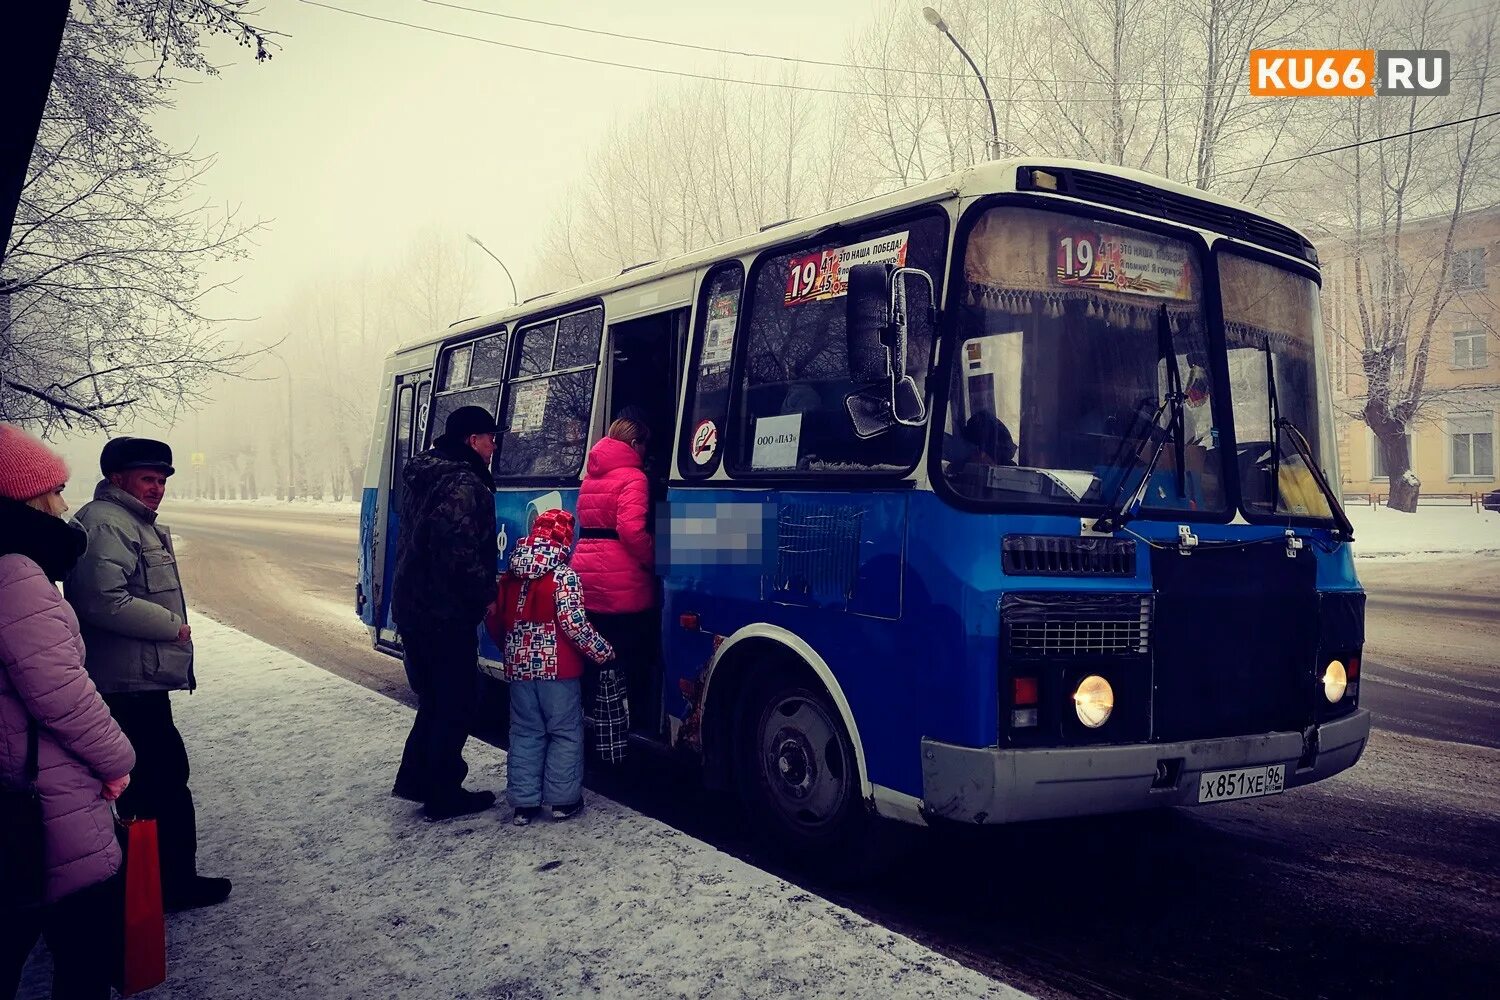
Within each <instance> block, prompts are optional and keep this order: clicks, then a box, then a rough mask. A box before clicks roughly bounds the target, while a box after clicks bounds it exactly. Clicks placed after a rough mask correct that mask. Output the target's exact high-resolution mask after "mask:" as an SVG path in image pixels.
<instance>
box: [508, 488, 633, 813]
mask: <svg viewBox="0 0 1500 1000" xmlns="http://www.w3.org/2000/svg"><path fill="white" fill-rule="evenodd" d="M572 544H573V515H571V514H569V513H568V512H566V511H562V510H548V511H544V512H542V513H541V514H540V515H538V516H537V519H536V523H535V524H534V525H533V526H532V529H531V533H530V534H529V535H528V536H527V537H526V539H525V540H524V541H522V542H521V543H520V544H519V545H517V546H516V551H515V553H514V554H513V555H512V556H511V558H510V572H509V573H507V574H506V575H505V576H503V577H501V580H500V585H499V594H498V596H497V597H496V601H495V609H494V613H493V614H492V615H491V616H490V618H489V620H488V621H489V627H490V634H491V635H492V636H494V638H495V642H496V644H497V645H500V646H501V647H502V648H503V649H504V650H505V678H506V680H507V681H509V682H510V757H509V768H510V780H509V787H508V789H507V797H508V798H509V800H510V804H511V805H512V806H513V807H514V808H515V811H516V813H515V819H514V820H513V822H514V823H515V824H516V825H517V826H525V825H526V824H528V823H530V822H531V821H532V819H534V818H535V817H536V815H537V813H539V812H540V811H541V809H542V806H543V804H546V805H550V806H551V807H552V817H553V819H567V818H568V817H570V816H572V815H574V814H575V813H577V812H578V810H579V809H581V808H583V703H582V696H581V694H580V691H579V677H580V676H581V675H582V674H583V658H584V657H585V656H587V657H588V658H589V659H591V660H593V661H594V662H595V663H606V662H608V661H609V660H610V659H611V658H613V656H614V650H613V649H611V648H610V645H609V643H608V642H606V641H605V640H604V638H603V637H602V636H600V635H599V633H598V632H596V631H595V630H594V628H593V626H591V625H590V624H589V622H588V618H587V617H586V616H585V614H584V608H583V587H582V586H581V585H580V584H579V582H578V575H577V574H576V573H574V572H573V568H572V567H571V566H569V565H568V552H569V550H570V548H571V547H572Z"/></svg>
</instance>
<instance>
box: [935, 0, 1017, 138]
mask: <svg viewBox="0 0 1500 1000" xmlns="http://www.w3.org/2000/svg"><path fill="white" fill-rule="evenodd" d="M922 16H923V17H925V18H926V19H927V23H928V24H930V25H932V26H933V27H934V28H936V29H937V30H939V31H941V32H942V33H943V34H944V35H946V36H947V38H948V41H950V42H952V43H953V47H954V48H955V49H957V50H958V54H959V55H961V56H963V57H964V61H965V62H967V63H968V64H969V68H970V69H972V70H973V71H974V75H975V76H976V77H978V79H979V89H980V90H982V91H984V103H985V104H986V105H988V106H989V109H990V138H989V142H987V143H986V144H985V145H986V146H987V147H988V149H987V150H986V152H988V154H989V158H990V159H992V160H998V159H1000V123H999V122H998V121H997V120H996V119H995V100H994V98H992V97H990V86H989V84H987V83H985V82H984V74H983V73H981V72H979V67H978V66H977V65H976V64H975V62H974V60H973V59H972V58H970V56H969V53H968V52H966V51H964V47H963V46H962V45H960V44H958V39H957V38H954V37H953V32H951V31H949V30H948V22H946V21H944V20H943V15H941V14H939V13H938V12H937V11H936V10H934V9H933V8H931V7H923V8H922Z"/></svg>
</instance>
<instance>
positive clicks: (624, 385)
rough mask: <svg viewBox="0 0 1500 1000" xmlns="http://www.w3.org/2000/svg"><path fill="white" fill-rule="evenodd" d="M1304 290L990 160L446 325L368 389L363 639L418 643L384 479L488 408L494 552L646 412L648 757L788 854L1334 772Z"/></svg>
mask: <svg viewBox="0 0 1500 1000" xmlns="http://www.w3.org/2000/svg"><path fill="white" fill-rule="evenodd" d="M1318 288H1319V273H1318V265H1317V255H1316V253H1315V251H1314V249H1313V247H1312V245H1311V244H1310V243H1309V241H1308V240H1307V239H1306V238H1305V237H1304V236H1303V235H1301V234H1300V233H1298V232H1297V231H1296V230H1294V229H1292V228H1290V227H1288V226H1286V225H1283V224H1281V223H1279V222H1276V221H1273V220H1272V219H1270V218H1267V217H1266V216H1264V215H1262V214H1260V213H1257V212H1255V211H1253V210H1251V209H1249V208H1246V207H1244V206H1242V205H1238V204H1235V203H1233V202H1230V201H1227V200H1225V199H1222V198H1218V197H1215V196H1213V195H1210V194H1205V193H1204V192H1201V191H1196V190H1193V189H1190V188H1186V187H1183V186H1181V185H1177V184H1174V183H1171V182H1168V181H1166V180H1163V179H1161V178H1158V177H1155V176H1152V175H1148V174H1144V173H1139V172H1135V171H1130V170H1121V169H1115V168H1109V167H1101V166H1098V165H1093V164H1086V163H1078V162H1072V161H1064V160H1009V161H997V162H993V163H987V164H984V165H982V166H978V167H975V168H973V169H970V170H967V171H964V172H962V173H958V174H955V175H952V176H949V177H944V178H941V179H936V180H931V181H927V182H925V183H922V184H919V185H917V186H915V187H911V188H908V189H906V190H903V191H900V192H897V193H894V194H888V195H884V196H881V197H877V198H872V199H870V200H867V201H863V202H860V203H858V204H856V205H853V206H850V207H848V208H845V209H842V210H839V211H835V212H830V213H827V214H824V215H819V216H816V217H813V218H808V219H801V220H797V221H790V222H785V223H780V224H777V225H775V226H769V227H767V228H765V229H764V230H762V231H761V232H759V233H756V234H754V235H751V236H747V237H744V238H741V239H737V240H734V241H732V242H728V243H724V244H721V245H719V246H715V247H711V248H708V249H705V250H701V251H697V252H694V253H691V254H687V255H684V256H681V257H678V258H674V259H671V260H665V261H659V262H653V263H650V264H645V265H641V266H639V267H635V268H630V269H627V270H626V271H624V272H622V273H621V274H620V275H618V276H616V277H612V278H609V279H606V280H601V281H598V282H595V283H593V284H588V285H584V286H582V287H579V288H574V289H572V290H569V291H566V292H558V293H554V294H550V295H546V296H543V297H541V298H537V299H534V300H529V301H527V302H526V303H524V304H522V305H520V306H519V307H515V308H511V309H506V310H503V311H501V312H497V313H494V314H491V315H488V316H484V317H482V318H478V319H472V320H466V321H463V322H460V323H456V324H454V325H453V326H452V327H451V328H449V329H448V330H446V331H443V332H442V333H439V334H436V335H431V336H428V337H425V338H423V339H422V340H420V341H418V342H416V343H412V344H410V345H408V346H405V347H402V348H401V349H399V350H397V351H395V352H394V353H393V354H391V356H390V357H389V358H388V359H387V361H386V364H385V369H384V376H383V381H382V385H381V388H380V393H381V400H380V408H379V417H378V420H377V424H376V427H375V433H374V441H373V444H372V449H371V453H370V459H369V463H368V466H367V467H368V469H369V476H368V480H367V482H366V483H365V490H364V501H363V502H364V510H363V514H362V517H361V531H360V538H361V542H360V545H361V550H360V579H359V589H358V594H357V598H356V599H357V603H358V606H359V613H360V615H361V617H362V618H363V620H364V622H365V623H366V624H367V625H368V626H369V628H370V634H371V636H372V638H373V641H374V643H375V644H376V645H377V646H378V647H379V648H381V649H384V650H388V651H392V652H397V651H399V643H400V639H399V632H398V628H397V623H396V622H393V621H392V620H391V616H390V607H389V605H390V601H389V597H390V579H391V573H392V563H393V554H394V552H395V540H396V536H397V534H398V533H399V531H400V530H401V513H400V509H399V499H400V490H399V487H398V486H396V485H393V484H399V483H400V481H401V470H402V466H403V463H404V462H405V461H406V460H407V459H408V457H410V456H411V455H413V454H415V453H417V452H418V451H420V450H421V449H422V448H424V447H426V446H427V445H428V444H429V439H430V438H431V437H432V436H433V435H434V434H436V433H440V431H441V428H442V425H443V422H444V419H445V417H446V416H447V414H448V413H450V412H452V411H453V409H455V408H456V407H458V406H462V405H466V404H478V405H482V406H484V407H486V408H487V409H490V410H492V411H494V412H496V413H497V414H498V422H499V424H500V426H501V431H502V432H501V434H500V435H498V439H499V448H498V451H497V454H496V457H495V460H494V465H493V470H494V474H495V480H496V483H497V492H496V495H495V510H496V515H497V518H498V524H499V537H498V543H499V548H500V550H501V552H500V557H501V559H502V560H503V559H504V558H506V557H508V556H509V554H510V550H511V548H512V547H513V545H514V544H515V542H516V540H517V539H518V538H520V537H521V536H523V535H524V534H525V532H526V530H527V528H528V523H529V519H530V518H532V517H534V516H535V514H536V512H537V511H539V510H541V509H545V508H547V507H550V506H554V505H555V506H561V507H565V508H569V509H571V508H573V506H574V503H575V501H576V498H577V491H578V485H579V481H580V475H581V473H582V468H583V464H584V456H585V454H586V452H587V450H588V448H589V447H590V446H591V445H592V444H593V442H595V441H596V440H597V439H598V438H599V437H600V435H601V434H603V433H604V429H605V428H606V427H607V426H608V425H609V423H610V421H611V419H612V417H613V416H614V415H615V414H617V413H619V412H620V410H621V409H622V408H624V407H626V406H631V405H634V406H639V407H643V408H644V409H645V411H646V412H647V413H648V414H649V415H650V419H651V422H652V424H653V425H654V427H655V429H656V430H657V432H658V433H656V434H655V435H654V436H653V447H654V449H655V451H654V453H653V454H652V455H651V456H650V457H649V459H648V472H649V475H650V477H651V481H652V485H653V491H654V496H655V505H656V526H657V527H656V530H657V562H658V567H657V571H658V575H659V580H660V591H661V605H660V607H661V631H660V639H661V644H660V649H661V656H660V661H659V663H657V664H656V665H655V668H654V670H653V671H652V673H651V676H650V677H649V678H648V679H646V682H645V683H646V685H647V687H646V689H647V690H649V691H650V697H649V699H647V701H648V703H647V704H645V705H636V706H633V710H632V716H633V723H632V724H633V726H634V727H635V729H636V732H635V733H634V736H635V737H636V738H637V739H640V740H649V741H654V742H656V743H658V744H660V745H662V746H670V747H675V748H678V749H680V750H682V751H685V752H689V753H691V754H693V755H696V756H697V757H699V758H701V761H702V765H703V769H704V773H705V775H706V778H707V780H708V781H709V782H710V784H711V785H714V786H727V787H734V788H737V789H738V790H739V792H740V794H741V795H742V797H743V799H744V801H745V803H746V804H747V806H748V807H749V810H748V811H749V815H750V816H752V817H753V818H754V820H755V822H756V823H757V824H759V825H760V827H761V828H762V831H763V832H764V833H766V834H767V835H768V836H769V839H770V840H772V841H773V842H775V843H779V844H781V845H782V846H785V847H789V848H790V849H792V850H794V851H796V852H799V853H802V854H804V855H811V856H823V857H829V856H836V855H838V854H840V853H842V852H847V851H848V850H849V849H850V846H851V845H852V844H853V843H855V842H858V841H861V840H862V838H863V835H864V833H865V832H866V831H867V830H868V828H869V827H870V825H871V818H872V817H875V816H880V817H888V818H890V819H894V820H901V821H905V822H908V823H916V824H923V823H937V822H941V821H953V822H959V823H966V824H1000V823H1011V822H1015V821H1023V820H1034V819H1042V818H1049V817H1064V816H1076V815H1082V814H1091V813H1107V812H1123V811H1129V810H1139V809H1147V808H1152V807H1163V806H1197V805H1202V804H1207V803H1215V802H1222V801H1227V800H1234V799H1241V798H1247V797H1253V796H1261V795H1271V794H1277V793H1281V792H1283V791H1284V790H1286V789H1288V788H1293V787H1296V786H1299V785H1305V784H1308V783H1309V782H1313V781H1317V780H1320V779H1322V778H1326V777H1328V776H1329V775H1332V774H1336V773H1338V772H1339V771H1342V770H1344V769H1345V768H1348V767H1351V766H1352V765H1353V764H1354V763H1355V762H1356V761H1357V760H1358V759H1359V757H1360V754H1361V752H1362V751H1363V749H1364V746H1365V742H1366V739H1367V738H1368V735H1369V730H1370V717H1369V713H1368V712H1367V711H1365V710H1362V709H1360V708H1359V662H1360V656H1361V652H1362V649H1361V647H1362V644H1363V641H1364V626H1363V622H1364V594H1363V591H1362V590H1361V588H1360V586H1359V583H1358V581H1357V580H1356V578H1355V573H1354V563H1353V559H1352V553H1351V545H1350V543H1351V542H1352V540H1353V531H1352V528H1351V527H1350V525H1349V522H1348V520H1347V518H1346V517H1345V515H1344V512H1343V510H1342V509H1341V507H1340V505H1339V499H1338V497H1337V495H1336V494H1335V493H1334V492H1333V490H1332V488H1331V487H1330V485H1329V484H1330V483H1337V482H1338V481H1339V477H1338V471H1337V468H1336V462H1337V448H1336V443H1335V438H1334V430H1333V419H1332V410H1331V405H1330V400H1329V395H1328V378H1327V372H1326V368H1325V362H1324V344H1323V337H1322V333H1321V328H1320V317H1319V304H1318ZM496 655H497V653H496V650H495V648H494V646H493V645H492V644H491V643H490V642H489V640H488V638H484V639H483V640H482V649H481V659H480V663H479V669H481V670H483V671H487V672H492V671H493V670H494V669H495V666H496V664H495V657H496Z"/></svg>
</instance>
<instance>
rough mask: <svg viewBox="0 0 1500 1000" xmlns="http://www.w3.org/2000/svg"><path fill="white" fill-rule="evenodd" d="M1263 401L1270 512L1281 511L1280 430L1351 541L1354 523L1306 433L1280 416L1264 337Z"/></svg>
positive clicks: (1273, 371)
mask: <svg viewBox="0 0 1500 1000" xmlns="http://www.w3.org/2000/svg"><path fill="white" fill-rule="evenodd" d="M1266 401H1267V404H1266V405H1267V407H1268V409H1269V414H1270V418H1271V456H1272V457H1271V514H1272V515H1273V516H1274V515H1276V514H1278V513H1280V511H1281V433H1282V431H1286V432H1287V434H1288V436H1289V437H1290V438H1291V439H1292V448H1293V450H1295V451H1296V452H1297V455H1298V457H1299V458H1301V459H1302V465H1303V468H1305V469H1307V471H1308V473H1309V474H1310V475H1311V476H1312V477H1313V482H1315V483H1317V484H1318V489H1319V490H1320V491H1322V493H1323V499H1324V501H1326V502H1327V504H1328V510H1329V511H1330V512H1331V513H1332V514H1333V519H1334V521H1335V522H1337V524H1338V526H1339V531H1341V532H1343V534H1344V535H1346V536H1347V537H1348V540H1349V541H1351V542H1352V541H1354V522H1352V521H1350V520H1349V515H1348V514H1346V513H1344V505H1343V503H1342V502H1340V500H1339V496H1338V494H1337V493H1335V492H1333V487H1332V486H1330V485H1329V484H1328V478H1327V477H1326V476H1324V475H1323V470H1322V468H1321V467H1320V466H1319V465H1318V463H1317V462H1316V461H1315V460H1314V459H1313V453H1312V445H1310V444H1308V441H1307V435H1305V434H1303V433H1302V429H1301V428H1300V427H1298V426H1297V425H1296V424H1295V423H1293V422H1292V420H1291V418H1289V417H1283V416H1282V415H1281V404H1280V402H1278V401H1277V398H1276V366H1275V364H1273V362H1272V360H1271V338H1270V337H1267V338H1266Z"/></svg>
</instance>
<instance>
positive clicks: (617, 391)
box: [601, 308, 690, 737]
mask: <svg viewBox="0 0 1500 1000" xmlns="http://www.w3.org/2000/svg"><path fill="white" fill-rule="evenodd" d="M689 312H690V310H688V309H687V308H682V309H673V310H670V311H667V312H660V313H655V314H653V315H650V316H643V317H639V318H635V319H630V320H626V321H625V322H621V323H612V324H610V327H609V352H608V354H607V355H606V358H607V364H608V368H609V370H608V373H607V378H606V380H605V385H604V393H605V395H604V406H603V407H602V408H601V412H602V413H603V414H604V415H605V418H606V419H605V421H604V427H605V429H606V430H607V429H608V427H609V424H610V423H611V422H613V421H614V419H615V418H616V417H618V416H619V415H620V414H621V412H623V411H624V410H625V409H626V408H627V407H633V408H637V409H639V410H640V411H642V412H644V414H645V418H646V423H647V425H648V426H649V427H650V428H651V443H650V447H649V450H648V451H647V453H646V460H645V466H646V478H647V481H648V482H649V484H650V490H651V499H652V502H653V506H657V505H660V504H662V503H665V502H666V497H667V476H668V472H669V466H670V465H671V461H672V442H673V438H674V436H675V435H674V431H675V428H676V410H677V399H678V396H679V393H680V390H681V388H682V372H683V356H684V353H685V352H686V350H687V330H688V314H689ZM648 523H649V524H650V525H651V526H652V527H653V528H654V525H655V518H654V512H653V517H652V518H651V520H650V521H649V522H648ZM657 586H658V591H657V607H661V593H660V581H658V585H657ZM659 660H660V657H659V656H657V657H656V658H653V660H652V661H651V669H650V672H649V675H648V676H646V677H641V678H636V680H637V684H636V690H632V691H630V692H629V694H630V705H631V713H630V714H631V727H632V728H633V729H636V730H638V731H641V732H643V733H645V734H647V735H649V736H653V737H655V736H660V735H661V733H662V730H663V724H664V716H663V712H662V690H661V683H662V681H661V678H662V670H661V664H660V662H659ZM636 706H641V707H640V708H639V709H638V708H637V707H636ZM646 706H650V709H649V710H647V708H646Z"/></svg>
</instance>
